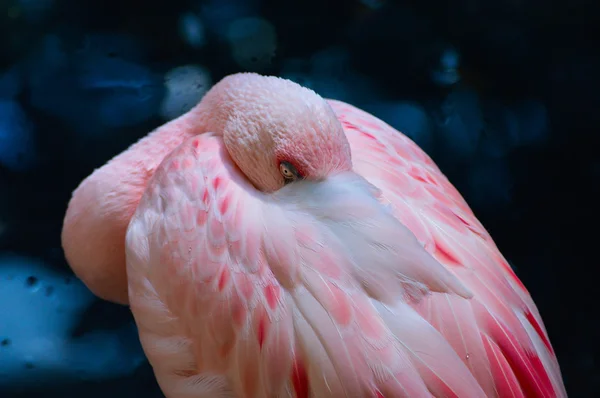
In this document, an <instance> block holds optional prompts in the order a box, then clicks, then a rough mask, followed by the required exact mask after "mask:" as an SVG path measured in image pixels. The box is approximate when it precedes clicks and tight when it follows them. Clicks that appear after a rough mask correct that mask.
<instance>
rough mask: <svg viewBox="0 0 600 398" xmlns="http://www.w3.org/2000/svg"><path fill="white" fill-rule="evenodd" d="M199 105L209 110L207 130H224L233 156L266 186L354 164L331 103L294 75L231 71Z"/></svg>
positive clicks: (254, 180) (312, 177)
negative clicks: (290, 77)
mask: <svg viewBox="0 0 600 398" xmlns="http://www.w3.org/2000/svg"><path fill="white" fill-rule="evenodd" d="M200 106H201V107H203V108H204V109H205V111H206V113H207V114H209V115H210V118H209V119H210V120H209V121H208V122H207V128H208V130H209V131H215V132H219V131H221V132H222V134H223V139H224V142H225V146H226V147H227V150H228V152H229V154H230V156H231V158H232V159H233V161H234V162H235V163H236V165H237V166H238V167H239V168H240V169H241V171H242V172H244V174H245V175H246V176H247V177H248V179H249V180H250V181H251V182H252V184H254V186H255V187H256V188H257V189H259V190H261V191H264V192H274V191H277V190H278V189H280V188H281V187H283V186H284V185H286V184H287V183H289V182H293V181H295V180H301V179H307V180H323V179H325V178H326V177H327V176H329V175H331V174H333V173H336V172H340V171H348V170H350V169H352V161H351V155H350V145H349V143H348V141H347V139H346V136H345V135H344V131H343V129H342V126H341V124H340V122H339V121H338V119H337V117H336V116H335V114H334V112H333V110H332V109H331V107H330V106H329V104H328V103H327V102H326V101H325V100H324V99H323V98H322V97H320V96H319V95H317V94H316V93H315V92H314V91H312V90H309V89H307V88H305V87H302V86H300V85H298V84H296V83H293V82H291V81H289V80H285V79H281V78H278V77H273V76H261V75H257V74H254V73H240V74H236V75H232V76H228V77H226V78H224V79H223V80H221V81H220V82H219V83H218V84H216V85H215V86H214V87H213V88H212V89H211V91H210V92H209V93H207V95H206V97H205V98H204V99H203V101H202V104H201V105H200Z"/></svg>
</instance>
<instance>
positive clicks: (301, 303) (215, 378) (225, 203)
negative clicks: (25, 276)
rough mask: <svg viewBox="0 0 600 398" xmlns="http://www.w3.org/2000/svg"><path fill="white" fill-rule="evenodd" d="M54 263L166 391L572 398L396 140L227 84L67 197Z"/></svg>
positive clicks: (257, 83) (285, 97)
mask: <svg viewBox="0 0 600 398" xmlns="http://www.w3.org/2000/svg"><path fill="white" fill-rule="evenodd" d="M62 242H63V247H64V251H65V256H66V258H67V260H68V262H69V264H70V266H71V267H72V269H73V270H74V272H75V273H76V275H77V276H78V277H79V278H80V279H81V280H82V281H83V282H84V283H85V284H86V285H87V286H88V287H89V289H90V290H91V291H92V292H93V293H95V294H96V295H97V296H99V297H101V298H103V299H106V300H110V301H113V302H116V303H121V304H128V305H129V306H130V309H131V311H132V313H133V316H134V319H135V322H136V324H137V327H138V331H139V337H140V341H141V343H142V346H143V348H144V352H145V354H146V356H147V357H148V360H149V362H150V364H151V365H152V367H153V371H154V373H155V375H156V379H157V381H158V383H159V386H160V388H161V390H162V391H163V392H164V394H165V395H166V396H167V397H168V398H192V397H193V398H204V397H223V398H225V397H232V398H233V397H238V398H241V397H247V398H262V397H297V398H307V397H411V398H414V397H459V398H467V397H566V396H567V394H566V391H565V388H564V384H563V381H562V378H561V373H560V368H559V364H558V361H557V358H556V355H555V352H554V351H553V349H552V345H551V343H550V341H549V338H548V333H547V332H546V330H545V327H544V324H543V322H542V319H541V317H540V314H539V312H538V310H537V308H536V306H535V304H534V302H533V300H532V298H531V296H530V294H529V293H528V291H527V289H526V288H525V286H524V285H523V284H522V283H521V282H520V281H519V279H518V278H517V276H516V275H515V274H514V272H513V271H512V269H511V267H510V266H509V265H508V263H507V261H506V260H505V259H504V257H503V256H502V254H501V253H500V251H499V250H498V248H497V247H496V245H495V244H494V241H493V240H492V238H491V237H490V235H489V234H488V232H487V231H486V229H485V228H484V227H483V226H482V224H481V223H480V222H479V221H478V220H477V218H476V217H475V215H474V214H473V212H472V211H471V210H470V208H469V206H468V205H467V203H466V202H465V200H464V199H463V198H462V197H461V195H460V194H459V192H458V191H457V190H456V189H455V188H454V187H453V185H452V184H451V183H450V182H449V181H448V179H447V178H446V177H445V176H444V175H443V174H442V172H441V171H440V170H439V169H438V167H437V166H436V165H435V164H434V162H433V161H432V160H431V158H430V157H429V156H427V155H426V154H425V153H424V152H423V151H422V150H421V149H420V148H419V147H418V146H417V145H416V144H415V143H414V142H412V141H411V140H410V139H409V138H407V137H406V136H404V135H403V134H401V133H400V132H398V131H396V130H394V129H393V128H392V127H390V126H389V125H387V124H386V123H384V122H383V121H381V120H379V119H377V118H375V117H374V116H372V115H370V114H368V113H366V112H364V111H361V110H359V109H357V108H355V107H353V106H352V105H349V104H346V103H343V102H339V101H335V100H326V99H323V98H322V97H320V96H319V95H318V94H316V93H315V92H313V91H311V90H309V89H307V88H304V87H302V86H300V85H298V84H296V83H293V82H291V81H289V80H285V79H281V78H278V77H272V76H261V75H257V74H253V73H239V74H235V75H231V76H227V77H225V78H224V79H223V80H221V81H220V82H219V83H217V84H216V85H215V86H213V88H211V90H210V91H209V92H208V93H207V94H206V95H205V96H204V98H203V99H202V100H201V101H200V103H199V104H198V105H196V106H195V107H194V108H193V109H192V110H190V111H189V112H188V113H186V114H185V115H183V116H181V117H179V118H177V119H175V120H172V121H171V122H169V123H166V124H165V125H163V126H162V127H160V128H158V129H157V130H155V131H154V132H152V133H150V134H149V135H148V136H146V137H145V138H143V139H141V140H140V141H138V142H137V143H135V144H134V145H133V146H131V147H130V148H129V149H128V150H126V151H125V152H123V153H121V154H119V155H118V156H116V157H115V158H113V159H112V160H111V161H109V162H108V163H107V164H106V165H104V166H103V167H101V168H99V169H97V170H95V171H94V172H93V173H92V174H91V175H90V176H89V177H88V178H86V179H85V180H84V181H83V182H82V183H81V185H80V186H79V187H78V188H77V189H76V190H75V191H74V193H73V196H72V198H71V201H70V203H69V206H68V209H67V212H66V216H65V220H64V226H63V232H62Z"/></svg>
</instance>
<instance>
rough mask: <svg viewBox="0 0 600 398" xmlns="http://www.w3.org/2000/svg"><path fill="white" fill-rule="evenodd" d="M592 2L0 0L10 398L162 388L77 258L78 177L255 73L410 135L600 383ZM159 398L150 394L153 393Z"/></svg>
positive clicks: (0, 230) (552, 328)
mask: <svg viewBox="0 0 600 398" xmlns="http://www.w3.org/2000/svg"><path fill="white" fill-rule="evenodd" d="M593 3H594V2H592V1H583V0H573V1H566V0H565V1H556V2H552V4H549V3H548V2H545V1H540V0H490V1H487V2H484V1H481V2H477V1H470V0H454V1H451V2H442V1H437V0H419V1H408V0H407V1H397V2H392V1H384V0H379V1H378V0H362V1H357V0H346V1H341V0H339V1H329V2H327V1H322V0H305V1H299V0H297V1H287V2H282V1H274V0H246V1H244V0H208V1H192V0H190V1H181V0H169V1H149V0H146V1H142V0H129V1H118V0H111V1H106V0H104V1H81V0H79V1H76V0H71V1H67V0H63V1H60V0H10V1H7V0H0V397H2V398H4V397H35V396H44V397H54V396H56V397H59V396H60V397H79V396H84V395H86V396H89V397H105V396H107V395H110V396H112V397H115V398H118V397H129V396H145V397H160V396H161V394H160V392H159V391H158V389H157V387H156V384H155V382H154V379H153V376H152V373H151V370H150V367H149V365H148V364H147V362H146V361H145V359H144V357H143V354H142V352H141V349H140V347H139V343H138V341H137V336H136V331H135V329H134V327H133V324H132V321H131V317H130V315H129V313H128V310H127V309H126V308H123V307H119V306H115V305H111V304H108V303H104V302H100V301H99V300H97V299H95V298H94V297H93V296H92V295H91V294H90V293H89V291H87V289H85V288H84V287H83V286H82V285H81V283H80V282H79V281H78V280H77V279H76V278H74V277H73V276H72V273H70V271H69V269H68V267H67V265H66V263H65V260H64V256H63V253H62V250H61V247H60V230H61V225H62V217H63V215H64V212H65V209H66V205H67V202H68V200H69V197H70V194H71V191H72V190H73V189H74V188H75V187H76V186H77V185H78V183H79V182H80V181H81V180H82V179H83V178H84V177H85V176H87V175H88V174H90V172H91V171H92V170H93V169H94V168H96V167H98V166H100V165H101V164H103V163H104V162H105V161H106V160H108V159H109V158H110V157H112V156H114V155H115V154H117V153H118V152H120V151H122V150H123V149H125V148H126V147H127V146H128V145H129V144H131V143H132V142H134V141H135V140H136V139H138V138H139V137H142V136H143V135H145V134H146V133H148V132H149V131H150V130H152V129H153V128H155V127H157V126H159V125H160V124H162V123H164V122H165V121H166V120H169V119H171V118H173V117H176V116H178V115H180V114H181V113H182V112H184V111H186V110H187V109H189V108H190V107H191V106H192V105H193V104H195V103H196V102H197V100H198V99H199V98H200V97H201V96H202V94H203V93H204V92H205V91H206V90H207V89H208V88H209V87H210V85H211V84H213V83H214V82H216V81H218V80H219V79H220V78H222V77H223V76H225V75H227V74H230V73H235V72H238V71H242V70H250V71H256V72H259V73H262V74H273V75H280V76H284V77H288V78H291V79H293V80H296V81H298V82H299V83H301V84H303V85H306V86H309V87H311V88H313V89H315V90H316V91H317V92H319V93H320V94H322V95H323V96H327V97H332V98H337V99H341V100H345V101H347V102H350V103H352V104H355V105H358V106H360V107H362V108H364V109H366V110H368V111H370V112H372V113H373V114H375V115H377V116H379V117H381V118H382V119H384V120H385V121H387V122H388V123H390V124H392V125H393V126H395V127H396V128H398V129H400V130H402V131H404V132H405V133H407V134H408V135H410V136H411V137H412V138H413V139H414V140H415V141H416V142H417V143H419V144H420V145H421V146H422V147H423V148H424V149H425V150H426V151H427V152H428V153H429V154H430V155H431V156H432V157H433V158H434V160H435V161H436V162H438V164H439V165H440V167H441V168H442V169H443V171H444V172H445V173H447V175H448V176H449V178H450V180H451V181H452V182H453V183H454V184H455V185H456V186H457V187H458V188H459V190H460V191H461V192H462V193H463V195H464V196H465V197H466V199H467V201H468V202H469V204H470V205H471V206H472V208H473V209H474V211H475V213H476V214H477V216H478V217H479V218H480V219H481V221H482V222H483V223H484V225H485V226H486V227H487V228H488V229H489V231H490V233H491V234H492V236H493V237H494V239H495V240H496V242H497V244H498V246H499V247H500V249H501V251H502V252H503V253H504V255H505V256H506V257H507V259H508V260H509V261H510V263H511V264H512V265H513V266H514V268H515V269H516V272H517V274H518V275H519V277H520V278H521V279H522V280H523V282H524V283H525V285H526V286H527V287H528V288H529V290H530V292H531V294H532V295H533V297H534V300H535V301H536V303H537V305H538V307H539V309H540V311H541V313H542V316H543V318H544V321H545V324H546V326H547V329H548V331H549V334H550V338H551V341H552V343H553V345H554V347H555V349H556V352H557V354H558V358H559V361H560V364H561V368H562V371H563V375H564V380H565V383H566V386H567V391H568V392H569V395H570V396H571V397H597V396H600V375H599V367H600V364H599V363H598V361H599V360H600V355H599V352H598V351H599V350H598V347H599V344H598V340H597V339H598V336H600V321H599V311H598V303H599V302H600V300H599V299H598V289H597V286H598V283H597V279H596V277H595V275H597V273H598V266H599V265H600V264H599V261H598V255H597V250H598V237H599V236H600V234H599V232H598V225H599V221H600V219H599V217H598V210H597V207H598V204H599V203H600V157H599V156H598V151H599V147H598V141H599V140H598V138H597V136H598V127H599V125H600V72H599V71H600V51H599V48H600V45H599V43H598V42H595V41H593V40H594V39H593V38H594V37H595V35H597V34H599V33H600V32H599V30H600V29H599V26H600V23H599V22H600V14H599V13H598V10H597V9H596V8H593V7H592V6H591V5H592V4H593ZM146 394H147V395H146Z"/></svg>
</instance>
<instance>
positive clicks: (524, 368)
mask: <svg viewBox="0 0 600 398" xmlns="http://www.w3.org/2000/svg"><path fill="white" fill-rule="evenodd" d="M329 103H330V105H331V106H332V108H333V110H334V112H335V113H336V115H337V117H338V119H339V120H340V122H341V123H342V125H343V128H344V131H345V133H346V136H347V137H348V140H349V142H350V145H351V148H352V160H353V165H354V170H355V171H356V172H357V173H358V174H360V175H362V176H363V177H365V178H366V179H367V180H368V181H369V182H370V183H372V184H373V185H375V186H376V187H378V188H379V189H380V190H381V193H382V195H381V200H382V202H384V203H386V204H389V205H390V207H391V208H392V212H393V214H394V216H395V217H396V218H397V219H398V220H400V221H401V222H402V224H404V225H405V226H407V227H408V228H409V229H410V230H411V231H412V232H413V233H414V235H415V236H416V238H417V239H418V241H419V242H420V244H421V245H422V246H423V247H424V248H425V250H427V251H428V252H429V253H430V254H431V255H432V256H433V257H435V259H437V260H438V261H439V262H440V263H441V264H443V266H444V267H445V268H446V269H448V270H449V271H451V272H452V273H453V274H454V275H456V276H457V277H458V278H459V279H460V280H461V281H462V282H463V283H464V285H465V286H466V287H467V288H468V289H469V290H470V291H472V292H473V294H474V297H473V298H472V299H471V300H465V299H463V298H461V297H458V296H455V295H454V296H452V295H447V294H439V293H433V294H431V295H428V296H427V297H425V298H424V299H423V300H421V301H420V302H419V303H417V304H416V305H414V306H413V307H414V308H415V310H416V311H417V312H418V314H419V315H420V317H422V320H423V321H424V322H427V323H428V324H430V325H432V326H433V327H434V328H435V329H437V330H438V331H439V332H440V333H441V335H442V336H444V338H445V340H446V341H447V342H448V343H449V344H450V345H451V346H452V348H453V349H454V351H455V352H456V353H457V354H458V356H459V357H460V358H461V359H462V361H463V363H464V364H465V365H466V367H467V368H468V369H469V370H470V372H471V373H472V375H473V376H474V377H475V378H476V379H477V381H478V383H479V385H480V386H481V387H482V388H483V390H484V391H485V393H486V395H487V396H490V397H492V396H500V397H566V392H565V389H564V385H563V383H562V378H561V374H560V369H559V365H558V362H557V359H556V356H555V353H554V351H553V349H552V346H551V345H550V342H549V339H548V334H547V332H546V330H545V328H544V325H543V322H542V319H541V317H540V314H539V312H538V311H537V308H536V306H535V304H534V302H533V300H532V299H531V296H530V295H529V293H528V292H527V290H526V288H525V287H524V286H523V284H522V283H521V282H520V281H519V279H518V278H517V276H516V275H515V274H514V272H513V271H512V269H511V268H510V266H509V265H508V263H507V262H506V260H505V259H504V257H503V256H502V254H501V253H500V252H499V250H498V248H497V247H496V245H495V244H494V242H493V240H492V238H491V237H490V236H489V234H488V233H487V232H486V230H485V229H484V227H483V226H482V225H481V223H480V222H479V221H478V220H477V218H476V217H475V216H474V215H473V213H472V211H471V210H470V208H469V206H468V205H467V203H466V202H465V201H464V199H463V198H462V197H461V195H460V194H459V193H458V192H457V190H456V189H455V188H454V186H452V184H450V182H449V181H448V180H447V178H446V177H445V176H444V175H443V174H442V172H441V171H440V170H439V169H438V168H437V166H436V165H435V164H434V163H433V161H432V160H431V159H430V158H429V157H428V156H427V155H426V154H425V153H424V152H423V151H422V150H421V149H420V148H419V147H418V146H417V145H416V144H415V143H414V142H412V141H411V140H410V139H409V138H407V137H406V136H404V135H403V134H401V133H399V132H398V131H396V130H395V129H393V128H392V127H390V126H389V125H387V124H385V123H384V122H382V121H381V120H379V119H377V118H375V117H373V116H372V115H369V114H368V113H366V112H363V111H361V110H359V109H357V108H355V107H353V106H351V105H348V104H345V103H342V102H339V101H334V100H329Z"/></svg>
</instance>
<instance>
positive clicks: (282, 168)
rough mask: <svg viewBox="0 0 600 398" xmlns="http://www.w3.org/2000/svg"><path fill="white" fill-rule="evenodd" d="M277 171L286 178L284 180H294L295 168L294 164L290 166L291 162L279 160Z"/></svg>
mask: <svg viewBox="0 0 600 398" xmlns="http://www.w3.org/2000/svg"><path fill="white" fill-rule="evenodd" d="M279 172H280V173H281V175H282V176H283V178H284V179H285V180H286V182H291V181H294V180H296V178H297V175H296V170H295V169H294V166H292V165H291V164H289V163H287V162H281V163H280V164H279Z"/></svg>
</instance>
